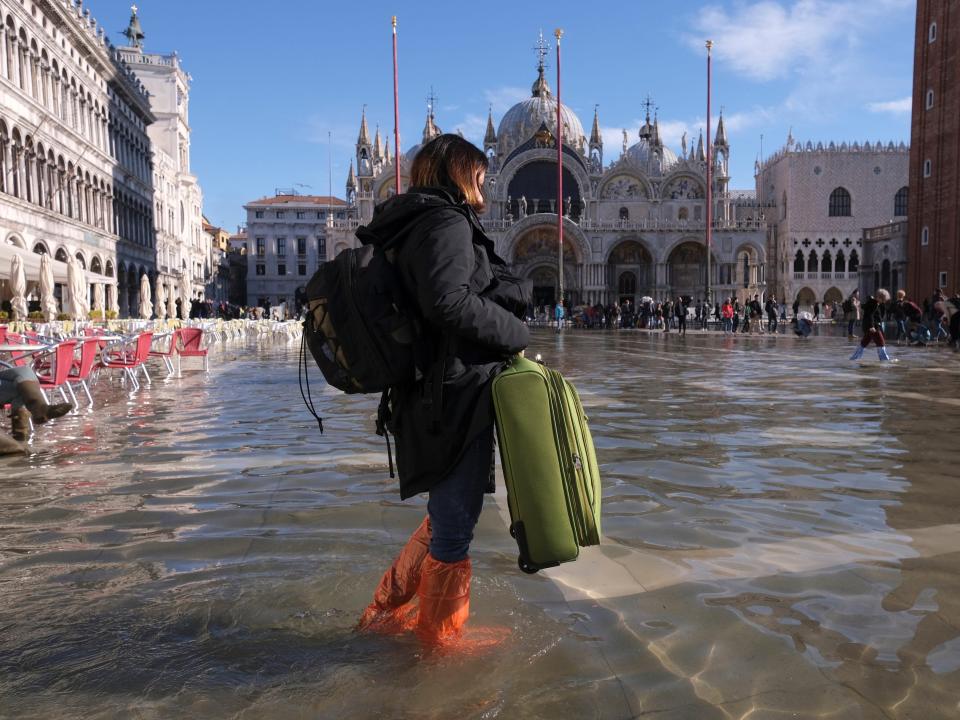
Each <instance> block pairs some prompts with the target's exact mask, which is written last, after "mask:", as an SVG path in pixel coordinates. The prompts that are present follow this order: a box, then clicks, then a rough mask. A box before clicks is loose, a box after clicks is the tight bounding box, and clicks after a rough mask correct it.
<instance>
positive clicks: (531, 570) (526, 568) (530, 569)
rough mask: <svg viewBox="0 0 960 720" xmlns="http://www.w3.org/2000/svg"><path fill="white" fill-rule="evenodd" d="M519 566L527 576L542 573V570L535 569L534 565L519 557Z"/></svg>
mask: <svg viewBox="0 0 960 720" xmlns="http://www.w3.org/2000/svg"><path fill="white" fill-rule="evenodd" d="M517 566H518V567H519V568H520V569H521V570H523V572H525V573H526V574H527V575H535V574H537V573H538V572H540V568H535V567H534V566H533V565H531V564H530V563H528V562H527V561H526V560H524V559H523V557H517Z"/></svg>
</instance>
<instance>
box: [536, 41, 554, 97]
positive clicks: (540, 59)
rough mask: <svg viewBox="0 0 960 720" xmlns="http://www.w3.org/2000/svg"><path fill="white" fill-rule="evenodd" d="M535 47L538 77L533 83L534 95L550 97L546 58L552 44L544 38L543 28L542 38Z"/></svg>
mask: <svg viewBox="0 0 960 720" xmlns="http://www.w3.org/2000/svg"><path fill="white" fill-rule="evenodd" d="M533 49H534V50H536V51H537V79H536V80H535V81H534V83H533V88H532V92H533V97H541V98H545V97H550V86H549V85H548V84H547V77H546V74H545V73H544V70H545V69H546V63H545V58H546V57H547V53H548V52H549V51H550V46H549V45H548V44H547V42H546V41H545V40H544V39H543V30H541V31H540V39H539V40H538V41H537V44H536V45H535V46H534V48H533Z"/></svg>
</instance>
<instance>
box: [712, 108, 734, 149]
mask: <svg viewBox="0 0 960 720" xmlns="http://www.w3.org/2000/svg"><path fill="white" fill-rule="evenodd" d="M713 144H714V146H715V147H729V145H730V144H729V143H728V142H727V129H726V128H725V127H724V126H723V110H721V111H720V122H718V123H717V139H716V140H714V142H713Z"/></svg>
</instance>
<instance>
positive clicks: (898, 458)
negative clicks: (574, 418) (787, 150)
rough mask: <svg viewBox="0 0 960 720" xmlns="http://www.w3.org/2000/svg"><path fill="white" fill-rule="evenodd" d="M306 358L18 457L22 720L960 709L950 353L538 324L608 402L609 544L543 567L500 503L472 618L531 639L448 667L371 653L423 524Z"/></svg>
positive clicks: (110, 409) (597, 424)
mask: <svg viewBox="0 0 960 720" xmlns="http://www.w3.org/2000/svg"><path fill="white" fill-rule="evenodd" d="M296 350H297V348H295V347H287V346H284V345H274V344H270V343H265V344H262V345H257V344H253V343H251V344H250V345H249V346H241V345H238V344H235V345H228V346H227V347H226V348H225V349H224V350H223V351H222V353H223V355H222V357H223V359H224V364H223V365H222V367H223V371H222V372H221V373H218V374H215V375H212V376H211V377H210V378H209V379H204V378H203V377H202V376H201V375H199V374H192V375H187V376H185V377H184V378H183V379H182V380H170V381H167V382H157V383H155V385H154V386H153V387H152V388H145V389H144V390H143V391H142V392H141V393H140V394H139V395H138V396H137V397H135V398H130V397H128V396H126V395H125V394H123V393H122V391H120V390H119V388H116V387H109V386H108V385H107V384H106V383H102V384H101V385H100V386H98V387H97V388H96V391H95V392H96V397H97V401H98V402H97V407H98V408H103V410H102V411H98V413H97V414H96V415H91V414H86V413H85V414H81V415H78V416H71V417H70V418H68V419H67V420H66V421H65V422H63V423H60V424H59V426H58V427H57V428H56V432H44V433H43V434H42V436H41V439H40V441H39V442H38V443H37V450H38V452H37V454H35V455H33V456H32V457H31V458H29V459H27V460H23V459H19V460H18V459H12V460H0V563H2V564H0V593H2V597H3V598H4V601H3V603H2V604H0V707H3V708H4V713H5V714H8V715H11V716H14V717H38V718H40V717H44V718H47V717H90V716H103V717H115V716H125V715H131V714H133V712H134V710H136V712H138V713H140V714H141V715H142V716H144V717H181V716H186V715H196V716H202V717H233V716H235V715H237V714H239V713H245V714H244V717H286V716H294V717H298V716H303V717H338V718H369V717H391V718H394V717H397V718H402V717H418V718H419V717H435V718H446V717H452V716H456V717H461V718H494V717H504V718H514V717H547V716H555V717H597V718H624V717H633V716H638V715H642V714H643V713H651V714H654V713H656V714H655V715H654V716H655V717H669V718H697V719H700V718H746V717H751V718H760V717H789V716H795V717H810V718H813V717H824V718H827V717H836V718H861V717H862V718H871V717H903V718H909V717H923V718H938V717H953V716H956V714H957V713H958V712H960V707H958V704H957V703H958V701H960V630H958V628H960V607H958V604H960V600H958V597H960V592H958V591H960V587H958V584H960V580H958V576H957V569H958V567H960V563H958V560H960V525H958V512H957V510H958V505H960V501H958V499H957V494H956V480H955V476H956V472H955V470H953V468H955V467H956V466H957V462H958V459H960V449H958V447H957V444H956V443H952V442H951V441H950V439H949V433H948V432H947V433H945V432H944V431H943V428H949V427H955V426H956V424H957V421H958V419H960V390H958V388H960V385H958V383H957V379H958V371H957V369H956V367H955V364H951V365H943V363H944V361H945V359H952V358H949V357H948V356H947V355H946V354H945V353H936V352H919V351H917V352H910V351H908V350H905V349H904V350H901V352H900V353H899V355H900V357H901V362H900V363H898V364H896V365H892V366H886V367H884V366H880V365H878V364H870V363H865V364H864V365H863V366H862V367H856V366H854V365H852V364H848V363H847V362H846V361H845V359H844V358H845V357H846V355H848V354H849V353H848V352H846V345H845V343H844V341H843V340H840V339H832V338H821V339H818V340H817V341H816V342H806V343H802V342H799V341H794V340H793V339H792V338H780V339H778V340H771V339H768V338H737V340H733V339H730V338H715V337H711V338H706V337H703V336H699V335H698V334H695V333H692V334H691V335H690V336H688V337H687V338H686V339H680V338H677V337H676V336H670V337H668V338H663V337H661V336H658V335H654V336H646V335H644V334H639V333H622V334H603V333H596V334H580V335H578V334H569V335H565V336H563V337H561V338H557V337H555V336H554V335H553V334H550V333H543V334H538V335H537V336H536V338H535V348H534V351H539V352H541V353H542V354H543V355H544V357H545V359H547V360H548V362H550V363H551V364H552V365H555V366H557V367H558V368H559V369H561V370H563V371H564V372H565V373H567V374H568V375H569V376H570V377H571V378H572V379H573V380H574V381H575V382H576V383H577V385H578V387H580V388H581V389H582V395H583V399H584V404H585V405H586V407H587V411H588V413H589V414H590V416H591V424H592V426H593V428H594V432H595V435H596V439H597V445H598V448H599V452H600V459H601V462H602V465H603V471H604V476H605V518H604V529H605V532H606V534H607V538H608V541H607V542H606V543H605V545H604V546H602V548H601V549H600V550H599V551H598V552H595V553H592V554H586V556H585V559H584V560H582V561H580V562H578V563H576V564H574V565H570V566H567V567H565V568H560V569H558V570H555V571H550V572H548V573H542V574H541V575H538V576H535V577H527V576H523V575H521V574H519V573H518V572H517V571H516V569H515V554H516V550H515V546H514V545H513V544H512V540H511V539H510V538H509V536H508V535H507V534H506V532H505V531H504V525H503V521H502V518H501V515H500V513H499V512H498V508H497V506H496V505H495V503H494V501H493V500H491V501H490V504H489V505H488V507H487V510H486V511H485V512H484V514H483V516H482V518H481V526H480V529H479V530H478V533H477V537H478V540H477V543H476V547H475V550H474V563H475V572H476V586H475V592H474V598H475V600H474V603H473V609H474V618H473V622H474V623H476V624H490V625H500V626H502V625H507V626H509V627H510V629H511V630H512V636H511V639H510V640H509V641H508V642H507V643H506V644H505V645H504V646H503V647H502V648H499V649H498V650H496V651H494V652H492V653H490V654H487V655H482V656H476V657H449V656H447V657H422V656H421V654H420V653H421V651H420V648H419V646H418V645H417V644H416V643H415V642H412V641H410V640H409V639H384V638H371V637H365V636H356V635H354V634H352V633H351V632H350V627H351V625H352V623H353V621H354V620H355V616H356V614H357V613H358V612H359V610H360V609H361V608H362V606H363V605H364V604H365V603H366V602H367V600H368V598H367V595H368V593H369V592H370V590H371V588H372V587H373V584H374V583H375V582H376V579H377V577H378V575H379V572H380V571H381V570H382V568H383V567H384V565H385V564H386V563H387V562H389V559H390V557H391V556H392V554H393V552H395V550H396V548H397V547H398V546H399V544H400V543H401V542H402V541H403V539H404V538H405V537H406V534H407V533H408V532H409V531H410V530H411V529H412V528H413V527H414V526H415V525H416V524H417V523H418V522H419V519H420V517H421V516H422V513H423V507H422V503H412V504H411V503H403V504H401V503H399V502H398V501H397V496H396V493H395V490H394V485H393V483H392V482H391V481H390V480H389V478H387V477H386V472H385V453H384V451H383V450H384V449H383V447H382V446H381V444H380V442H379V440H378V439H377V438H376V437H374V436H372V434H370V433H369V429H370V425H371V422H370V416H371V414H372V413H373V411H374V402H375V399H372V398H354V397H351V398H348V397H345V396H341V395H338V394H336V393H334V392H332V391H329V390H327V389H323V388H321V389H320V390H319V392H318V393H316V394H317V395H319V397H318V402H317V407H318V409H319V410H320V412H321V414H323V415H324V416H325V426H326V428H327V432H326V434H325V435H324V436H323V437H322V438H321V437H319V436H318V435H317V432H316V424H315V423H314V422H313V421H312V419H311V418H310V416H309V415H308V414H307V413H306V412H305V411H304V410H303V409H302V407H301V406H300V398H299V391H298V390H297V380H296ZM215 365H216V364H215ZM54 439H57V440H58V442H54ZM65 698H69V701H66V700H65Z"/></svg>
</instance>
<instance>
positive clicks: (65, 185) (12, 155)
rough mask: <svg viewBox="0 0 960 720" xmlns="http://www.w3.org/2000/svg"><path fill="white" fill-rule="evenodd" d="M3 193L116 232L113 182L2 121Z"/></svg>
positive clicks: (0, 189)
mask: <svg viewBox="0 0 960 720" xmlns="http://www.w3.org/2000/svg"><path fill="white" fill-rule="evenodd" d="M0 192H4V193H6V194H7V195H12V196H14V197H17V198H20V199H21V200H25V201H27V202H29V203H33V204H34V205H38V206H40V207H44V208H46V209H48V210H52V211H54V212H57V213H60V214H61V215H65V216H66V217H70V218H74V219H75V220H79V221H80V222H82V223H86V224H87V225H92V226H93V227H97V228H100V229H102V230H104V231H106V232H113V224H112V214H111V212H110V207H111V201H112V199H113V195H112V189H111V185H110V182H108V181H107V180H104V179H103V178H100V177H97V175H96V173H95V172H94V173H91V172H90V171H89V170H86V169H84V168H83V167H81V166H80V165H75V164H74V163H73V162H71V161H67V160H65V158H64V157H63V155H62V154H59V153H54V151H53V149H52V148H49V147H45V146H44V145H43V143H42V142H38V143H34V140H33V137H31V136H30V135H27V134H24V133H21V132H20V130H19V128H16V127H8V126H7V123H6V122H5V121H4V120H3V119H0Z"/></svg>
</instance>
